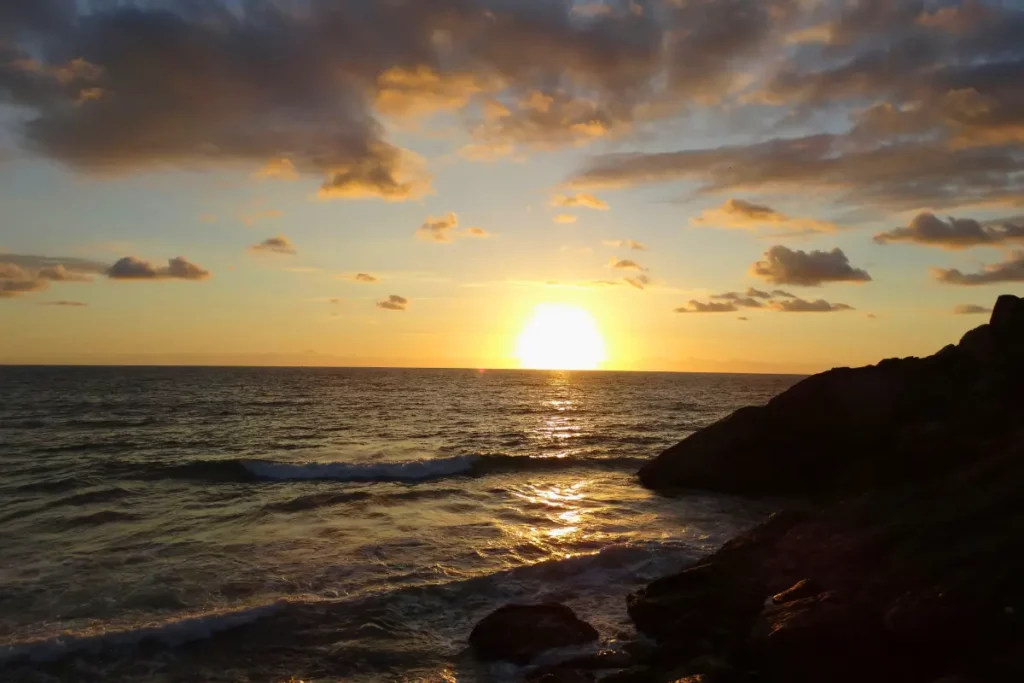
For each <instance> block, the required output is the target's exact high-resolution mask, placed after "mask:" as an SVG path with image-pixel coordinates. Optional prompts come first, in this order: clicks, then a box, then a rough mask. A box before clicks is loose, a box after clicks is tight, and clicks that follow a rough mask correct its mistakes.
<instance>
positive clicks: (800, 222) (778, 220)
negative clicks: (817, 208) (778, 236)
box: [690, 199, 839, 234]
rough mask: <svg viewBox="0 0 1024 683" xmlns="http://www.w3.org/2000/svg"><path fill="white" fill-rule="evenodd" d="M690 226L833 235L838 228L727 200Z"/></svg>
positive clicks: (696, 217)
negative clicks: (781, 230) (784, 230)
mask: <svg viewBox="0 0 1024 683" xmlns="http://www.w3.org/2000/svg"><path fill="white" fill-rule="evenodd" d="M690 224H691V225H696V226H704V225H708V226H712V227H723V228H739V229H742V230H758V229H760V228H776V229H786V230H790V231H792V232H793V233H795V234H804V233H814V232H834V231H836V230H839V226H838V225H836V224H835V223H832V222H829V221H820V220H816V219H814V218H790V217H789V216H787V215H786V214H784V213H781V212H779V211H776V210H775V209H773V208H771V207H770V206H766V205H764V204H754V203H752V202H748V201H746V200H743V199H730V200H728V201H726V202H725V204H722V206H720V207H718V208H717V209H708V210H707V211H704V212H703V213H701V214H700V215H698V216H695V217H694V218H692V219H690Z"/></svg>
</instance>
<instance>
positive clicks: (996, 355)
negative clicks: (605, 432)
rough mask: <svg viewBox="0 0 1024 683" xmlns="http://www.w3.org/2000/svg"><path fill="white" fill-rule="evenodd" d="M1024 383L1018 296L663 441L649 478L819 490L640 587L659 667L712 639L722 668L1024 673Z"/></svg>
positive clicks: (915, 676)
mask: <svg viewBox="0 0 1024 683" xmlns="http://www.w3.org/2000/svg"><path fill="white" fill-rule="evenodd" d="M1022 398H1024V301H1022V300H1021V299H1018V298H1017V297H1011V296H1005V297H1000V299H999V301H998V302H997V304H996V306H995V308H994V311H993V314H992V320H991V321H990V322H989V324H987V325H983V326H981V327H979V328H977V329H975V330H972V331H971V332H969V333H967V334H966V335H965V336H964V338H963V339H962V340H961V342H960V343H959V344H958V345H956V346H950V347H946V348H945V349H943V350H942V351H940V352H939V353H938V354H936V355H935V356H932V357H929V358H924V359H904V360H898V361H884V362H882V363H880V364H878V365H876V366H873V367H870V368H861V369H856V370H849V369H844V370H834V371H831V372H828V373H823V374H822V375H817V376H815V377H811V378H809V379H807V380H805V381H804V382H801V383H800V384H798V385H796V386H794V387H793V388H792V389H791V390H790V391H788V392H786V393H784V394H782V395H780V396H779V397H778V398H777V399H775V400H773V401H771V402H770V403H769V404H768V405H766V406H765V407H763V408H753V409H744V410H743V411H738V412H737V413H735V414H734V415H733V416H731V417H730V418H726V420H723V421H722V422H720V423H718V424H716V425H713V426H712V427H709V428H708V429H707V430H704V431H702V432H698V433H697V434H695V435H694V436H692V437H690V438H689V439H687V440H686V441H684V442H683V443H682V444H680V445H679V446H677V447H676V448H675V449H671V450H670V451H668V452H666V453H665V454H663V455H662V456H661V458H659V461H658V462H656V463H654V464H652V466H651V467H649V468H645V472H644V473H643V474H642V476H643V477H644V481H645V483H647V484H649V485H657V486H658V487H662V486H669V485H680V486H701V487H705V488H715V489H718V490H725V491H730V492H744V493H758V494H761V493H787V494H792V493H805V494H814V496H815V500H814V501H813V503H814V504H813V505H812V506H807V505H804V506H803V510H802V511H800V512H788V513H781V514H777V515H775V516H773V517H772V518H771V519H770V520H768V521H767V522H766V523H765V524H763V525H762V526H760V527H758V528H756V529H754V530H753V531H751V532H750V533H748V534H745V535H743V536H741V537H740V538H737V539H734V540H733V541H731V542H729V543H728V544H726V545H725V546H724V547H723V548H722V549H720V550H719V551H718V552H716V553H715V554H713V555H712V556H710V557H708V558H706V559H704V560H702V561H701V562H699V563H698V564H697V565H695V566H694V567H691V568H690V569H688V570H686V571H684V572H682V573H680V574H677V575H675V576H671V577H665V578H662V579H659V580H657V581H655V582H653V583H651V584H650V585H648V586H647V587H645V588H644V589H642V590H640V591H638V592H636V593H634V594H633V595H631V596H630V597H629V599H628V604H627V607H628V610H629V614H630V616H631V617H632V618H633V620H634V622H635V623H636V625H637V627H638V629H640V630H641V631H642V632H644V633H646V634H648V635H649V636H651V637H653V638H654V639H655V640H656V641H657V645H656V647H655V648H654V650H653V652H651V653H650V654H649V657H648V659H649V661H648V665H649V666H650V667H652V669H653V673H652V678H651V680H660V681H667V680H675V678H678V676H676V675H675V674H676V673H678V671H680V667H682V669H681V670H683V671H687V670H689V669H688V668H687V667H691V665H692V663H693V662H695V661H698V660H700V658H701V657H704V658H707V657H712V658H716V659H717V660H719V661H724V662H727V663H728V665H729V668H728V669H720V670H719V671H718V672H714V673H709V672H705V671H701V672H699V673H702V674H704V675H706V676H708V677H709V678H710V680H713V681H748V680H749V681H759V682H761V683H773V682H778V683H782V682H786V683H812V682H819V681H830V682H833V683H855V682H856V683H861V682H863V681H872V683H897V682H898V683H936V682H937V681H939V680H942V681H963V682H970V681H973V682H975V683H984V682H986V681H993V682H996V681H1017V680H1024V619H1022V616H1024V552H1021V550H1022V549H1024V541H1022V540H1021V539H1024V495H1022V491H1024V404H1022V403H1021V399H1022ZM730 426H731V427H732V429H733V433H730V431H729V429H728V427H730ZM758 445H760V449H758ZM757 476H763V477H765V480H764V481H759V480H758V479H757ZM698 653H701V654H698ZM722 671H727V672H729V673H724V674H723V673H722ZM673 676H675V678H673Z"/></svg>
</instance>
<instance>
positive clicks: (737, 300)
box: [711, 290, 771, 308]
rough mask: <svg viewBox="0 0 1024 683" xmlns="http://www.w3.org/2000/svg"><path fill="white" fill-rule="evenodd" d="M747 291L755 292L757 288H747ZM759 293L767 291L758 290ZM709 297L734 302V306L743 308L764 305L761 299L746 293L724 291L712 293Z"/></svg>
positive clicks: (761, 306)
mask: <svg viewBox="0 0 1024 683" xmlns="http://www.w3.org/2000/svg"><path fill="white" fill-rule="evenodd" d="M749 291H755V292H757V291H758V290H748V292H749ZM759 293H761V294H766V293H767V292H759ZM711 298H712V299H720V300H723V301H729V302H731V303H732V304H734V305H736V306H740V307H743V308H763V307H764V304H763V303H762V302H761V301H759V300H758V297H754V296H746V295H743V294H740V293H738V292H725V293H724V294H712V295H711ZM768 298H771V295H769V296H768Z"/></svg>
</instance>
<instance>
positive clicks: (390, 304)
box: [377, 294, 409, 311]
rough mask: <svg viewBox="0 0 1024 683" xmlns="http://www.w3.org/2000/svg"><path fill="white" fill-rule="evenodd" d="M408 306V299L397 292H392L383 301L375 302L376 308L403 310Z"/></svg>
mask: <svg viewBox="0 0 1024 683" xmlns="http://www.w3.org/2000/svg"><path fill="white" fill-rule="evenodd" d="M408 307H409V300H408V299H406V298H405V297H404V296H398V295H397V294H392V295H391V296H389V297H388V298H387V299H385V300H384V301H378V302H377V308H383V309H384V310H386V311H404V310H406V309H407V308H408Z"/></svg>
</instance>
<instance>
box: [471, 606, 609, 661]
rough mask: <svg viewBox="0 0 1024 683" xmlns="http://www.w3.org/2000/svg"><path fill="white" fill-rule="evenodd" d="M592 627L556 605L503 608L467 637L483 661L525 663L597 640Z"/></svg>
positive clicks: (570, 611) (483, 621) (564, 608)
mask: <svg viewBox="0 0 1024 683" xmlns="http://www.w3.org/2000/svg"><path fill="white" fill-rule="evenodd" d="M597 638H598V633H597V631H596V630H595V629H594V627H593V626H591V625H590V624H588V623H587V622H585V621H583V620H582V619H579V618H578V617H577V616H576V615H575V614H574V613H573V611H572V610H571V609H569V608H568V607H566V606H565V605H560V604H557V603H546V604H540V605H505V606H504V607H500V608H498V609H497V610H495V611H494V612H491V613H490V614H489V615H487V616H486V617H484V618H483V619H482V620H481V621H480V623H478V624H477V625H476V626H475V627H474V628H473V632H472V633H470V635H469V644H470V645H471V646H472V648H473V651H474V652H475V653H476V655H477V657H479V658H480V659H484V660H498V659H505V660H508V661H511V662H520V663H525V662H528V661H529V660H530V659H532V658H533V656H534V655H536V654H538V653H540V652H543V651H544V650H550V649H552V648H556V647H565V646H567V645H581V644H584V643H589V642H591V641H594V640H597Z"/></svg>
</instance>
